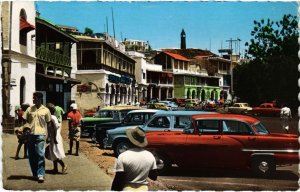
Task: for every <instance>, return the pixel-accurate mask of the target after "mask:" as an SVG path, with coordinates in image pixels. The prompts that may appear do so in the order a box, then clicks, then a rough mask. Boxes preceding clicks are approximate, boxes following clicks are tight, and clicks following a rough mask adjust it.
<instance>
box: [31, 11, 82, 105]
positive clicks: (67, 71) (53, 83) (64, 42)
mask: <svg viewBox="0 0 300 192" xmlns="http://www.w3.org/2000/svg"><path fill="white" fill-rule="evenodd" d="M76 43H77V40H76V39H75V38H74V37H73V36H71V35H70V34H68V33H66V32H64V31H62V30H61V29H60V28H59V27H58V26H56V25H55V24H52V23H50V22H49V21H47V20H45V19H42V18H40V17H37V18H36V84H35V86H36V90H37V91H39V92H42V93H43V95H44V102H45V103H53V104H55V105H59V106H61V107H63V108H64V109H65V110H67V109H68V108H69V103H70V101H71V88H72V87H73V86H74V85H76V84H80V83H81V82H80V81H79V80H76V79H74V78H72V74H71V71H72V62H74V61H73V60H72V57H71V56H72V54H71V53H72V50H73V51H74V50H75V52H76ZM73 56H76V55H73Z"/></svg>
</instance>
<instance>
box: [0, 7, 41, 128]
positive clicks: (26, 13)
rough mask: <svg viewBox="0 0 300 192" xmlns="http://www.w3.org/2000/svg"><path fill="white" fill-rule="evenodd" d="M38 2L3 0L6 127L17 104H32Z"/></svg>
mask: <svg viewBox="0 0 300 192" xmlns="http://www.w3.org/2000/svg"><path fill="white" fill-rule="evenodd" d="M35 16H36V12H35V6H34V2H21V1H4V2H2V3H1V18H2V21H1V25H2V38H1V40H2V43H3V44H2V61H1V64H2V73H3V74H2V103H3V116H2V117H3V127H4V129H5V127H6V125H7V124H10V123H11V119H12V118H11V117H14V116H15V107H16V106H17V105H21V104H23V103H28V104H32V93H33V92H34V91H35V69H36V59H35V33H36V31H35Z"/></svg>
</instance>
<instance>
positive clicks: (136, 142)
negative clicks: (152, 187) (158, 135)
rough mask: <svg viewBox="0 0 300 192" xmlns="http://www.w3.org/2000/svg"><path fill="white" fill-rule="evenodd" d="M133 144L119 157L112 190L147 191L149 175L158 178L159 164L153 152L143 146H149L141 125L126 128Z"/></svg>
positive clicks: (154, 178)
mask: <svg viewBox="0 0 300 192" xmlns="http://www.w3.org/2000/svg"><path fill="white" fill-rule="evenodd" d="M126 135H127V137H128V139H129V140H130V142H131V144H130V147H129V149H128V150H127V151H125V152H123V153H121V154H120V155H119V157H118V159H117V162H116V166H115V169H116V170H115V171H116V175H115V177H114V180H113V183H112V187H111V190H113V191H134V190H139V191H147V190H148V182H147V178H148V177H149V178H150V179H152V180H156V179H157V166H156V160H155V157H154V156H153V154H152V153H151V152H149V151H147V150H145V149H143V147H145V146H147V144H148V142H147V138H146V136H145V132H144V130H142V129H141V128H139V127H136V128H129V129H126Z"/></svg>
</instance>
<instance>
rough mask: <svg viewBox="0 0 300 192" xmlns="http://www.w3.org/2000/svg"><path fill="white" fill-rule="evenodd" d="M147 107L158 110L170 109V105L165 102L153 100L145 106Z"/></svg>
mask: <svg viewBox="0 0 300 192" xmlns="http://www.w3.org/2000/svg"><path fill="white" fill-rule="evenodd" d="M147 108H148V109H160V110H170V107H168V105H167V104H166V103H161V102H155V103H150V104H148V106H147Z"/></svg>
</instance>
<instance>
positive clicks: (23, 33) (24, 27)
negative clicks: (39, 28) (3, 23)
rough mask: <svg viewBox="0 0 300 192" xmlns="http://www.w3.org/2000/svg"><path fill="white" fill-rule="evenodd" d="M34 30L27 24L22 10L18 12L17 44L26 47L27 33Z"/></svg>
mask: <svg viewBox="0 0 300 192" xmlns="http://www.w3.org/2000/svg"><path fill="white" fill-rule="evenodd" d="M33 29H35V27H34V26H33V25H31V24H30V23H28V22H27V15H26V12H25V10H24V9H21V11H20V31H19V35H20V36H19V43H20V44H21V45H24V46H27V33H28V32H29V31H31V30H33Z"/></svg>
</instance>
